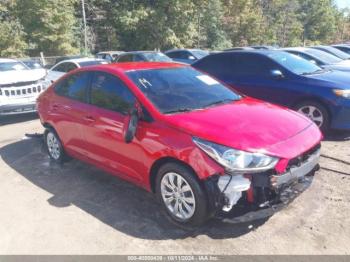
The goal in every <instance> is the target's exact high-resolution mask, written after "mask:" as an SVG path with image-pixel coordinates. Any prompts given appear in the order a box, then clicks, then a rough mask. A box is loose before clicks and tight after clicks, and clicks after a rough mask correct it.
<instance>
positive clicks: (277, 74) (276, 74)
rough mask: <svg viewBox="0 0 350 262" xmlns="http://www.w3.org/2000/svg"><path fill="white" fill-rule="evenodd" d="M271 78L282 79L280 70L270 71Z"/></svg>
mask: <svg viewBox="0 0 350 262" xmlns="http://www.w3.org/2000/svg"><path fill="white" fill-rule="evenodd" d="M271 76H272V77H273V78H275V79H283V78H284V75H283V73H282V72H281V71H280V70H272V71H271Z"/></svg>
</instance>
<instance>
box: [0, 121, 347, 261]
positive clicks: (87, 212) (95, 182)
mask: <svg viewBox="0 0 350 262" xmlns="http://www.w3.org/2000/svg"><path fill="white" fill-rule="evenodd" d="M1 121H2V122H0V254H350V163H349V162H350V134H349V133H347V134H346V133H334V134H332V135H330V136H329V137H328V138H327V139H326V140H327V141H325V142H323V149H322V153H323V157H322V158H321V167H322V169H321V170H320V171H319V172H318V173H317V176H316V177H315V179H314V181H313V184H312V186H311V187H310V188H309V189H308V190H307V191H306V192H304V193H303V194H302V195H301V196H299V198H297V199H296V200H295V201H294V202H293V203H292V204H291V205H289V206H288V208H286V209H284V210H282V211H281V212H279V213H277V214H275V215H274V216H272V217H271V218H269V219H264V220H261V221H256V222H253V223H243V224H225V223H222V222H220V221H211V222H210V223H209V224H208V225H206V226H205V227H204V228H202V229H200V230H198V231H196V232H185V231H183V230H181V229H178V228H176V227H174V226H173V225H172V224H170V223H169V222H167V220H165V219H164V218H163V213H162V212H160V211H159V207H158V205H157V203H156V202H155V201H154V199H153V196H152V195H151V194H148V193H147V192H144V191H143V190H141V189H139V188H136V187H135V186H133V185H131V184H128V183H126V182H123V181H122V180H120V179H118V178H115V177H112V176H110V175H108V174H105V173H103V172H101V171H99V170H97V169H95V168H93V167H91V166H89V165H86V164H84V163H81V162H79V161H76V160H74V161H71V162H69V163H67V164H65V165H64V166H62V167H60V166H56V165H52V164H50V162H49V159H48V157H47V155H46V154H45V152H44V150H43V147H42V140H41V139H40V138H35V137H34V138H28V137H26V136H25V134H26V133H29V134H33V133H35V132H38V133H42V132H43V129H42V127H41V125H40V123H39V120H38V119H36V117H35V115H27V116H20V117H7V118H5V119H2V120H1Z"/></svg>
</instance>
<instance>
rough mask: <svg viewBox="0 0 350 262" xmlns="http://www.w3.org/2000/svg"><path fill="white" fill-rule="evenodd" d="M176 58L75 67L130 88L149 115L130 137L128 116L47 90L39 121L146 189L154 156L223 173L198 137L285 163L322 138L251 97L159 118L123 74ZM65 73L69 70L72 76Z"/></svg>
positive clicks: (84, 156) (71, 150)
mask: <svg viewBox="0 0 350 262" xmlns="http://www.w3.org/2000/svg"><path fill="white" fill-rule="evenodd" d="M183 66H185V65H181V64H174V63H149V62H148V63H121V64H114V65H99V66H93V67H86V68H81V69H78V70H75V71H73V72H72V73H75V72H77V71H91V70H92V71H93V70H98V71H105V72H108V73H111V74H113V75H116V76H117V77H119V78H120V79H121V80H122V81H124V83H125V84H126V85H127V86H128V87H129V88H130V90H131V91H132V92H133V93H134V95H135V96H136V97H137V99H138V101H139V103H140V104H141V105H143V106H144V107H145V108H146V109H147V110H148V112H149V113H150V114H151V116H152V118H153V119H154V121H153V122H145V121H140V122H139V126H138V129H137V133H136V137H135V138H134V140H133V141H132V142H131V143H129V144H127V143H125V142H124V140H123V132H124V126H125V125H126V123H127V122H126V121H127V116H124V115H122V114H119V113H116V112H112V111H108V110H104V109H101V108H97V107H95V106H92V105H89V104H83V103H80V102H76V101H72V100H70V99H67V98H64V97H60V96H58V95H56V94H55V92H54V90H53V87H50V88H49V89H48V90H47V91H46V92H44V93H43V94H42V95H41V96H40V97H39V99H38V111H39V115H40V119H41V121H42V123H45V124H49V125H51V126H53V127H54V128H55V129H56V131H57V133H58V135H59V136H60V138H61V140H62V142H63V144H64V148H65V150H66V151H67V153H68V154H70V155H72V156H74V157H76V158H79V159H81V160H84V161H87V162H89V163H91V164H94V165H97V166H99V167H100V168H103V169H104V170H106V171H108V172H111V173H113V174H115V175H118V176H121V177H123V178H124V179H127V180H129V181H132V182H134V183H136V184H138V185H140V186H143V187H144V188H146V189H150V170H151V167H152V165H153V164H154V163H155V162H156V161H157V160H159V159H161V158H164V157H170V158H174V159H177V160H179V161H182V162H184V163H186V164H187V165H189V166H191V167H192V169H193V170H194V171H195V173H196V174H197V176H198V177H199V178H200V179H205V178H207V177H209V176H211V175H213V174H218V173H219V174H222V173H223V172H224V170H223V168H222V167H221V166H220V165H219V164H217V163H216V162H215V161H214V160H212V159H211V158H209V157H208V156H207V155H206V154H205V153H203V152H202V151H201V150H200V149H199V148H198V147H197V146H196V145H195V144H194V143H193V142H192V137H193V136H197V137H200V138H202V139H206V140H209V141H212V142H215V143H218V144H223V145H226V146H229V147H233V148H236V149H241V150H245V151H250V152H257V151H259V152H263V153H265V154H268V155H272V156H276V157H278V158H280V159H281V160H280V164H279V165H278V167H279V171H280V170H282V168H281V167H282V166H283V165H284V164H283V163H285V162H286V161H288V160H289V159H291V158H294V157H295V156H297V155H300V154H301V153H303V152H305V151H307V150H308V149H310V148H311V147H313V146H314V145H316V144H317V143H319V142H320V140H321V138H322V135H321V133H320V131H319V130H318V128H317V127H316V126H315V125H314V124H313V123H312V122H311V121H309V120H308V119H306V118H305V117H303V116H301V115H300V114H297V113H295V112H293V111H291V110H288V109H284V108H281V107H278V106H274V105H271V104H269V103H265V102H261V101H258V100H255V99H252V98H247V97H246V98H242V99H241V100H240V101H237V102H233V103H231V104H226V105H221V106H217V107H212V108H208V109H205V110H199V111H194V112H188V113H178V114H173V115H163V114H161V113H160V112H159V111H157V109H156V108H155V107H154V106H153V105H152V103H151V102H150V101H149V100H148V99H147V98H146V97H145V96H144V95H143V93H142V92H141V91H140V90H139V89H138V88H137V87H136V86H135V84H134V83H133V82H132V81H131V80H130V79H129V78H128V77H127V76H126V74H125V71H128V70H141V69H153V68H169V67H183ZM72 73H70V74H72Z"/></svg>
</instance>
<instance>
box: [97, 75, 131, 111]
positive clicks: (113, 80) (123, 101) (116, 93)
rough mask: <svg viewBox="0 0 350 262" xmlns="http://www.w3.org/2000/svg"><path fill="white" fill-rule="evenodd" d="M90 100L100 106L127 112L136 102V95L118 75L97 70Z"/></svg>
mask: <svg viewBox="0 0 350 262" xmlns="http://www.w3.org/2000/svg"><path fill="white" fill-rule="evenodd" d="M90 102H91V104H93V105H95V106H98V107H100V108H104V109H107V110H112V111H116V112H120V113H122V114H127V113H128V112H129V111H130V109H131V108H132V107H133V105H134V103H135V97H134V95H133V94H132V92H131V91H130V90H129V88H128V87H127V86H126V85H125V84H124V83H123V82H122V81H121V80H120V79H119V78H117V77H116V76H113V75H111V74H108V73H104V72H95V73H94V77H93V80H92V83H91V92H90Z"/></svg>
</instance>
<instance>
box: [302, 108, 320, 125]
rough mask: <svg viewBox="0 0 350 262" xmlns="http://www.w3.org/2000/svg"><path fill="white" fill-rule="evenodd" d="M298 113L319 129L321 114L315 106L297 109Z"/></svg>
mask: <svg viewBox="0 0 350 262" xmlns="http://www.w3.org/2000/svg"><path fill="white" fill-rule="evenodd" d="M298 112H299V113H302V114H303V115H305V116H306V117H308V118H310V119H311V120H312V121H313V122H314V123H315V124H316V125H317V126H318V127H321V126H322V124H323V121H324V120H323V114H322V112H321V111H320V110H319V109H318V108H317V107H315V106H303V107H301V108H299V110H298Z"/></svg>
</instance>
